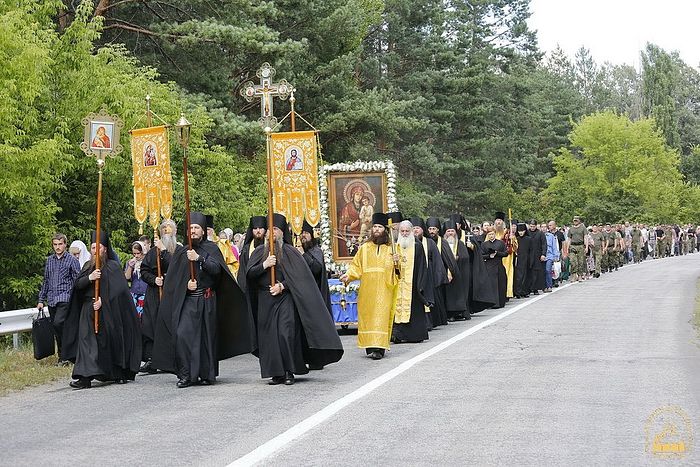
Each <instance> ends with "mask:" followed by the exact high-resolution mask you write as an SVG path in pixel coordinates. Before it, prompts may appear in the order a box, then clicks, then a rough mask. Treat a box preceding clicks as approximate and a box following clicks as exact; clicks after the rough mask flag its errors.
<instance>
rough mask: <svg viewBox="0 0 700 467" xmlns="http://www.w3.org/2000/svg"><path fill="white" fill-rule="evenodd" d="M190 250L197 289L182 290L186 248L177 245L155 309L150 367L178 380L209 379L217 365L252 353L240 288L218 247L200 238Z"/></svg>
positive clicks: (250, 322) (250, 326)
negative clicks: (194, 258)
mask: <svg viewBox="0 0 700 467" xmlns="http://www.w3.org/2000/svg"><path fill="white" fill-rule="evenodd" d="M194 250H195V251H196V252H197V253H198V254H199V255H200V257H201V260H200V261H196V262H195V263H194V270H195V279H196V280H197V283H198V290H197V291H196V292H194V293H193V292H190V291H188V290H187V282H188V281H189V279H190V270H189V263H190V261H189V260H188V259H187V248H185V247H183V246H178V248H177V249H176V250H175V253H174V254H173V257H172V259H171V261H170V265H169V267H168V279H167V280H166V281H165V284H164V287H163V298H162V300H161V302H160V308H159V310H158V320H157V322H156V332H155V342H154V345H153V366H154V367H155V368H158V369H160V370H163V371H167V372H170V373H175V374H177V375H178V377H179V378H181V379H186V380H189V381H191V382H196V381H197V379H198V378H201V379H203V380H210V381H211V380H214V378H215V377H216V376H217V375H218V374H219V361H220V360H224V359H227V358H230V357H234V356H236V355H242V354H246V353H250V352H252V351H253V350H254V349H255V335H254V330H253V320H252V317H251V315H250V311H249V309H248V306H247V304H246V300H245V297H244V295H243V292H242V291H241V289H240V287H239V286H238V284H237V283H236V281H235V280H234V278H233V276H232V275H231V272H230V271H229V269H228V267H227V266H226V264H225V262H224V258H223V256H222V255H221V251H220V250H219V247H218V246H217V245H216V243H214V242H210V241H208V240H203V241H202V242H201V243H200V244H199V245H196V246H194Z"/></svg>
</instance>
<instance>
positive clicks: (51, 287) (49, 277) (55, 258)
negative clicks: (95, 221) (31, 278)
mask: <svg viewBox="0 0 700 467" xmlns="http://www.w3.org/2000/svg"><path fill="white" fill-rule="evenodd" d="M51 244H52V246H53V251H54V254H52V255H51V256H49V257H48V258H47V259H46V267H45V268H44V281H43V282H42V284H41V290H40V291H39V303H38V304H37V306H36V307H37V308H38V309H39V310H40V311H41V310H43V309H44V306H47V307H48V309H49V316H50V317H51V321H52V322H53V324H54V331H55V335H56V344H57V346H58V354H59V355H60V354H61V334H62V332H63V326H62V323H58V322H55V321H54V318H55V316H56V313H58V312H59V310H62V311H63V312H62V313H61V316H65V315H66V312H67V308H68V302H69V301H70V295H71V291H72V290H73V283H74V282H75V278H76V277H78V273H79V272H80V264H79V263H78V260H77V259H76V258H75V256H73V255H71V254H68V253H66V246H67V244H68V239H67V238H66V236H65V235H63V234H62V233H57V234H56V235H54V236H53V239H52V240H51ZM59 364H65V362H59Z"/></svg>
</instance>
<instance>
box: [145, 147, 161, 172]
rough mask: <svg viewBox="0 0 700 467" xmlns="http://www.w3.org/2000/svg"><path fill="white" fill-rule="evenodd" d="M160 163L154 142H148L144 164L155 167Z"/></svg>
mask: <svg viewBox="0 0 700 467" xmlns="http://www.w3.org/2000/svg"><path fill="white" fill-rule="evenodd" d="M157 164H158V161H157V160H156V148H155V147H154V146H153V144H150V143H149V144H148V145H147V146H146V151H144V153H143V165H144V166H145V167H153V166H155V165H157Z"/></svg>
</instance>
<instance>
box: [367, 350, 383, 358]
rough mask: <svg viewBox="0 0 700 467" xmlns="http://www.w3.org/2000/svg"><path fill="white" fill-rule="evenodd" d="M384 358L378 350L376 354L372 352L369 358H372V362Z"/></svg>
mask: <svg viewBox="0 0 700 467" xmlns="http://www.w3.org/2000/svg"><path fill="white" fill-rule="evenodd" d="M382 357H384V355H382V354H381V353H380V352H378V351H376V350H375V351H374V352H372V353H371V354H370V356H369V358H371V359H372V360H381V359H382Z"/></svg>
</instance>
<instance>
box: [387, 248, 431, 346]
mask: <svg viewBox="0 0 700 467" xmlns="http://www.w3.org/2000/svg"><path fill="white" fill-rule="evenodd" d="M413 250H414V252H413V280H412V281H411V317H410V318H409V320H408V323H396V322H395V323H394V327H393V331H392V340H393V341H394V342H396V343H401V342H422V341H424V340H426V339H428V326H427V324H428V323H427V321H426V319H425V318H426V317H425V314H426V313H425V306H426V305H427V304H428V303H429V301H428V300H427V298H426V296H425V290H426V285H427V284H428V265H427V263H426V261H425V253H424V252H423V245H422V244H421V243H420V242H415V248H414V249H413Z"/></svg>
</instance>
